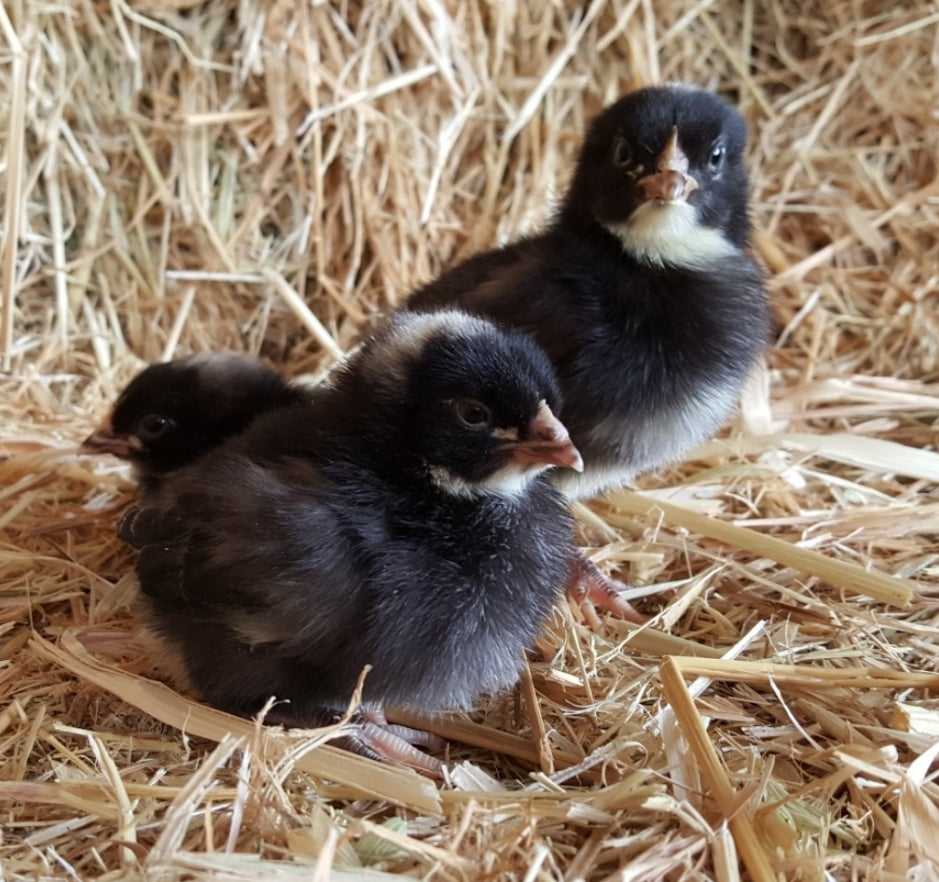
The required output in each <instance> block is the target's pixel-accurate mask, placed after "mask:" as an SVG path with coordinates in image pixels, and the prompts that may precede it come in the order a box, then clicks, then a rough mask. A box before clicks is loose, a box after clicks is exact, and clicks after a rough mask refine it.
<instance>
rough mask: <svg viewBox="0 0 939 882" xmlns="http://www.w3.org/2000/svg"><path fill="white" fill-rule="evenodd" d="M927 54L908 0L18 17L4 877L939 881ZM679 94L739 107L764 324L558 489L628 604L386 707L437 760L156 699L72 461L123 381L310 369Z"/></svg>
mask: <svg viewBox="0 0 939 882" xmlns="http://www.w3.org/2000/svg"><path fill="white" fill-rule="evenodd" d="M937 45H939V15H937V12H936V8H935V3H934V2H933V0H910V2H907V3H904V4H895V5H894V6H893V7H889V8H888V7H887V6H885V5H884V4H881V3H874V2H861V0H858V2H842V0H836V2H827V3H822V2H819V0H810V2H801V0H778V2H774V3H755V2H752V0H705V2H685V0H663V2H656V3H652V2H650V0H592V2H590V3H589V4H581V3H575V2H573V0H558V2H555V3H540V2H534V0H519V2H515V3H486V2H482V0H466V2H457V0H439V2H437V0H434V2H431V0H426V2H425V0H369V2H353V0H327V2H293V3H285V2H280V0H273V2H264V3H262V2H258V0H201V2H196V0H139V2H134V3H129V2H126V0H113V2H109V3H93V2H90V0H77V2H74V3H59V4H55V3H45V4H43V3H34V2H29V0H10V2H5V3H4V4H3V5H2V7H0V95H3V96H5V98H6V100H4V101H0V178H2V181H3V196H2V198H3V213H2V223H3V228H2V235H0V291H2V295H3V302H2V306H0V350H2V352H0V362H2V369H3V373H2V375H0V500H2V503H0V684H2V686H0V689H2V696H3V701H2V702H0V802H2V807H3V836H2V841H0V872H2V876H3V878H4V879H6V880H20V879H36V878H43V879H71V880H75V879H82V880H85V879H101V880H112V879H122V880H137V879H140V880H143V879H160V880H185V879H193V878H199V879H214V880H236V879H240V880H255V882H256V880H262V882H263V880H274V879H278V880H281V879H293V878H297V879H300V878H303V879H309V878H311V877H312V878H315V879H321V880H326V879H336V880H339V879H347V880H351V879H356V880H358V879H361V880H369V879H380V878H387V877H389V876H392V875H394V876H402V875H404V876H409V877H412V878H426V879H434V880H469V879H487V880H490V879H507V880H508V879H515V880H525V882H541V880H548V879H557V880H561V879H563V880H574V879H585V880H591V882H594V880H596V882H607V880H610V882H612V880H630V882H644V880H654V882H664V880H667V882H678V880H720V882H730V880H734V879H738V878H739V879H746V878H750V879H758V880H762V879H768V878H777V879H792V880H812V882H815V880H818V882H821V880H829V879H833V880H878V882H881V880H883V882H893V880H901V879H913V880H930V879H935V878H936V870H935V867H936V865H937V863H939V855H937V853H936V846H935V841H936V837H935V826H936V823H937V818H939V790H937V787H936V784H935V781H934V777H935V763H936V739H937V732H939V707H937V704H936V698H935V696H936V689H937V683H936V677H937V674H939V652H937V640H936V633H937V630H936V629H937V621H939V606H937V603H936V597H937V584H939V555H937V537H939V491H937V483H939V454H937V452H936V437H937V436H936V419H937V417H936V415H937V412H939V309H937V297H939V292H937V280H939V165H937V161H936V157H937V156H939V119H937V117H936V114H935V108H936V107H937V106H939V76H937V70H936V67H937V63H939V55H937V51H936V46H937ZM664 80H687V81H690V82H694V83H698V84H700V85H703V86H707V87H711V88H714V89H717V90H718V91H720V92H721V93H722V94H724V95H726V96H728V97H730V98H731V99H732V100H734V101H735V102H736V103H737V104H738V105H739V106H740V108H741V110H742V112H743V113H744V115H745V116H746V117H747V119H748V121H749V124H750V130H751V143H750V150H749V153H748V162H749V166H750V169H751V178H752V210H753V216H754V220H755V222H756V226H757V235H756V237H755V244H756V250H757V253H758V257H759V258H760V259H761V260H762V261H763V263H764V265H765V267H766V271H767V279H768V284H769V286H770V289H771V292H772V297H773V309H774V317H775V323H774V330H773V339H772V341H771V346H770V347H769V349H768V351H767V359H766V365H765V370H764V371H763V372H762V373H761V374H760V375H759V376H755V377H754V380H753V383H752V384H751V387H750V388H749V389H748V391H747V394H746V395H745V397H744V401H743V403H742V408H741V413H740V418H739V419H737V420H736V421H735V423H734V425H732V426H729V427H728V428H727V429H726V430H725V431H724V432H723V433H722V434H721V437H719V438H718V439H715V440H714V441H712V442H710V443H709V444H706V445H704V446H703V447H702V448H701V449H699V450H698V451H695V452H694V453H693V454H691V455H690V456H688V457H687V458H686V460H685V461H684V462H681V463H676V464H675V465H674V466H673V467H671V468H669V469H667V470H664V471H663V472H661V473H659V474H656V475H649V476H645V477H643V478H642V479H641V480H640V481H638V482H637V485H636V486H635V487H632V488H629V489H628V490H626V491H624V492H622V493H619V494H613V495H611V496H610V498H609V499H606V500H599V501H597V502H595V503H591V505H590V506H589V507H582V508H580V509H579V510H578V518H579V521H580V527H581V539H582V541H583V543H584V544H585V546H586V547H587V549H588V552H589V553H590V554H591V556H592V557H593V558H594V559H595V560H596V561H597V562H598V564H599V565H600V566H602V567H604V568H607V569H610V570H611V571H613V572H614V573H615V574H617V575H618V576H619V577H621V578H622V579H624V580H626V581H628V582H629V583H630V584H632V585H634V586H635V588H634V589H633V591H632V592H631V594H632V596H633V598H634V599H635V601H636V602H637V603H638V604H640V605H642V606H643V607H644V608H645V609H646V610H647V611H648V612H650V613H652V614H653V619H652V621H651V623H650V624H648V625H645V626H643V627H641V628H636V627H634V626H631V625H628V624H626V623H623V622H618V621H613V620H609V619H608V620H605V621H604V622H603V628H602V630H601V631H600V632H594V631H591V630H590V629H589V628H587V627H585V626H584V625H583V624H582V623H581V622H580V620H579V615H578V613H577V611H576V610H571V609H568V608H567V607H564V608H561V609H559V610H558V612H557V614H556V615H555V616H554V617H553V619H552V621H551V622H550V624H549V626H548V628H547V629H546V631H545V633H544V634H543V635H542V636H541V637H540V638H539V640H538V644H537V647H536V650H535V651H534V653H533V654H532V657H531V658H530V660H529V675H526V678H525V680H524V683H523V685H522V687H521V688H520V689H519V690H518V691H517V692H516V693H512V692H510V693H508V694H503V695H496V696H490V697H486V698H484V699H481V700H480V702H479V706H478V707H477V708H475V709H474V711H473V713H472V714H470V715H468V716H461V717H456V718H453V717H440V718H434V719H431V720H425V721H421V720H414V719H412V718H410V717H408V715H407V714H404V713H402V715H401V717H402V719H403V720H405V721H410V722H412V723H415V724H418V723H420V724H426V725H427V726H428V727H429V728H431V729H433V730H434V731H437V732H439V733H440V734H441V735H443V736H444V737H445V738H446V739H447V741H448V743H449V747H448V754H447V756H446V759H447V760H448V761H449V766H450V770H451V771H450V773H449V775H448V777H447V779H446V780H445V781H443V782H442V783H439V784H436V783H434V782H431V781H428V780H424V779H421V778H418V777H417V776H415V775H414V774H412V773H409V772H402V771H400V770H398V769H393V768H388V767H381V766H376V765H375V764H373V763H370V762H368V761H365V760H363V759H361V758H359V757H351V756H347V755H344V754H341V753H340V752H338V751H336V750H334V749H333V748H332V747H331V746H330V745H329V744H328V743H324V739H326V738H327V737H328V735H329V734H330V733H327V732H317V733H304V735H303V736H302V737H300V738H296V737H293V736H290V735H285V734H283V733H279V732H276V731H267V730H265V729H263V728H262V727H259V726H256V725H255V724H254V723H253V722H250V721H240V720H234V719H231V718H229V717H226V716H225V715H223V714H219V713H217V712H215V711H213V710H211V709H209V708H206V707H204V706H202V705H201V704H199V703H198V702H197V701H195V700H194V699H193V697H192V696H190V695H188V694H187V693H186V692H185V691H184V690H181V689H180V688H177V686H176V685H175V680H174V678H173V672H172V671H171V670H168V669H166V667H165V659H164V656H163V654H162V653H161V651H160V648H159V646H158V644H157V643H156V642H155V641H154V639H153V638H152V637H151V636H150V635H148V634H147V632H146V631H145V629H144V628H143V627H142V623H141V622H140V620H139V617H138V615H137V613H136V608H135V605H134V598H135V590H136V587H135V584H134V579H133V575H132V566H133V561H132V556H131V555H130V554H129V552H128V550H127V549H126V548H124V547H123V546H122V545H121V543H119V542H118V540H117V539H116V537H115V535H114V523H115V520H116V518H117V516H118V514H119V512H120V511H121V509H122V508H123V507H124V506H125V505H126V504H127V502H128V501H129V500H130V498H131V497H132V494H133V487H132V485H131V482H130V481H129V480H128V476H127V473H126V471H125V470H123V469H122V468H120V467H118V465H117V464H116V463H114V462H111V461H103V460H102V461H92V460H90V459H88V458H82V457H78V456H76V455H75V445H76V444H77V443H78V442H79V441H80V440H81V439H82V438H83V437H84V435H85V434H86V433H87V432H88V431H89V430H90V429H91V427H92V426H93V425H95V424H96V422H97V421H98V420H99V419H100V418H101V416H102V415H103V414H104V413H105V412H106V410H107V408H108V406H109V403H110V402H111V401H113V399H114V397H115V395H116V394H117V392H118V391H119V389H120V388H121V386H122V385H123V384H124V383H125V382H126V380H127V379H128V378H129V377H130V376H131V375H132V374H133V373H134V372H135V371H136V370H137V369H138V368H139V367H140V365H141V364H142V363H144V362H146V361H153V360H156V359H160V358H169V357H172V356H176V355H182V354H187V353H191V352H199V351H204V350H233V351H239V352H249V353H254V354H257V355H259V356H260V357H262V358H263V359H265V360H266V361H268V362H269V363H271V364H273V365H275V366H276V367H278V368H279V369H281V370H283V371H284V372H285V373H287V374H289V375H291V376H297V377H302V378H303V379H304V380H305V381H313V380H315V379H317V378H318V377H320V376H322V375H323V374H324V373H325V372H327V371H328V370H329V369H330V367H331V366H332V365H333V364H334V363H335V361H336V360H337V359H340V358H342V357H343V353H346V352H348V351H349V350H350V349H351V348H352V347H353V346H355V344H356V342H357V340H358V338H359V336H360V334H361V331H362V330H363V329H364V328H366V327H367V326H368V324H369V322H370V321H371V319H372V317H373V316H375V315H376V314H378V313H381V312H384V311H387V310H388V309H390V308H392V307H393V306H394V305H395V304H396V303H399V302H400V301H401V300H402V299H403V298H404V297H405V296H406V294H407V292H408V291H409V290H410V289H411V288H413V287H414V286H415V285H417V284H419V283H420V282H422V281H424V280H426V279H428V278H430V277H432V276H433V275H434V274H435V273H437V272H439V271H440V270H441V269H442V268H443V267H445V266H447V265H449V264H451V263H452V262H453V261H454V260H457V259H459V258H461V257H463V256H466V255H469V254H471V253H473V252H474V251H477V250H479V249H481V248H487V247H490V246H491V245H493V244H495V243H499V242H503V241H506V240H508V239H511V238H514V237H517V236H520V235H523V234H525V233H526V232H528V231H531V230H533V229H536V228H537V227H538V226H539V225H540V224H542V223H543V222H544V221H545V219H546V218H547V217H548V216H549V215H550V212H551V211H552V209H553V206H554V205H555V204H556V201H557V199H558V197H559V196H560V195H561V194H562V193H563V191H564V188H565V186H566V183H567V180H568V178H569V175H570V172H571V167H572V161H573V158H574V156H575V154H576V150H577V148H578V145H579V143H580V139H581V137H582V134H583V132H584V129H585V126H586V124H587V122H588V120H589V119H590V118H591V117H592V116H593V114H594V113H595V112H596V111H597V110H598V109H599V108H601V107H602V106H603V105H604V104H606V103H608V102H610V101H612V100H613V99H614V98H615V97H617V96H618V95H620V94H622V93H623V92H625V91H627V90H628V89H630V88H633V87H635V86H637V85H641V84H645V83H651V82H660V81H664ZM679 656H680V657H679ZM663 657H669V658H668V659H667V660H666V661H664V662H663ZM690 678H695V679H693V680H691V679H690ZM686 680H687V681H688V682H687V683H686Z"/></svg>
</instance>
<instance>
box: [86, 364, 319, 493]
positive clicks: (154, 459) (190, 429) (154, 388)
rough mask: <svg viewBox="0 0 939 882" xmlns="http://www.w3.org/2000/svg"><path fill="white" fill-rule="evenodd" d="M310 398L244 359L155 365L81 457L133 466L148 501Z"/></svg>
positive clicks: (129, 390)
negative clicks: (180, 473) (270, 417)
mask: <svg viewBox="0 0 939 882" xmlns="http://www.w3.org/2000/svg"><path fill="white" fill-rule="evenodd" d="M305 395H306V393H305V392H304V391H303V390H301V389H300V388H298V387H296V386H292V385H291V384H290V383H288V382H287V380H285V379H284V378H283V377H282V376H281V375H280V374H278V373H277V372H276V371H274V370H271V368H269V367H266V366H265V365H263V364H262V363H261V362H259V361H258V360H257V359H255V358H251V357H250V356H246V355H231V354H225V353H205V354H200V355H192V356H189V357H188V358H178V359H176V360H174V361H168V362H161V363H159V364H152V365H150V366H149V367H147V368H145V369H144V370H142V371H141V372H140V373H139V374H137V376H136V377H134V379H133V380H131V381H130V383H128V384H127V386H126V387H125V388H124V390H123V391H122V392H121V394H120V395H119V396H118V399H117V401H116V402H115V404H114V407H113V408H112V409H111V413H110V415H109V416H108V418H107V420H105V422H104V423H103V424H102V425H101V426H99V427H98V428H97V429H96V430H95V431H94V432H92V433H91V434H90V435H89V436H88V437H87V438H86V439H85V440H84V442H82V445H81V447H80V448H79V451H80V452H81V453H111V454H113V455H114V456H118V457H120V458H121V459H126V460H129V461H130V463H131V464H132V466H133V469H134V475H135V477H136V479H137V481H138V483H139V484H140V487H141V490H142V492H143V493H147V492H149V491H150V490H152V489H153V488H154V487H156V486H157V485H158V484H159V482H160V481H161V480H162V478H163V477H164V476H165V475H167V474H169V473H170V472H172V471H174V470H175V469H178V468H182V467H183V466H185V465H189V463H191V462H194V461H195V460H197V459H199V458H200V457H201V456H203V455H204V454H206V453H208V451H209V450H211V449H212V448H214V447H217V446H218V445H219V444H221V443H222V442H224V441H226V440H227V439H229V438H231V437H233V436H234V435H237V434H238V433H239V432H242V431H244V430H245V429H246V428H247V427H248V426H249V425H250V424H251V423H252V422H253V421H254V420H255V419H257V417H258V416H260V415H261V414H262V413H266V412H267V411H269V410H274V409H276V408H278V407H283V406H285V405H288V404H294V403H296V402H298V401H301V400H303V399H304V397H305Z"/></svg>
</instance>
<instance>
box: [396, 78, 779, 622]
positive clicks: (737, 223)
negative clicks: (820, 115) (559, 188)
mask: <svg viewBox="0 0 939 882" xmlns="http://www.w3.org/2000/svg"><path fill="white" fill-rule="evenodd" d="M745 141H746V127H745V124H744V121H743V119H742V118H741V116H740V114H739V113H738V112H737V111H736V110H735V109H734V108H733V107H731V106H730V105H729V104H728V103H726V102H725V101H723V100H722V99H721V98H719V97H717V96H716V95H714V94H712V93H710V92H706V91H703V90H701V89H698V88H693V87H690V86H686V85H666V86H655V87H650V88H646V89H640V90H639V91H636V92H633V93H631V94H629V95H626V96H625V97H624V98H622V99H620V100H619V101H617V102H616V103H615V104H613V105H612V106H610V107H608V108H607V109H606V110H605V111H604V112H603V113H602V114H600V116H599V117H598V118H597V119H596V120H595V121H594V123H593V125H592V126H591V128H590V131H589V133H588V135H587V139H586V141H585V143H584V145H583V148H582V150H581V153H580V158H579V160H578V163H577V169H576V172H575V174H574V178H573V180H572V182H571V185H570V189H569V191H568V193H567V196H566V198H565V200H564V203H563V205H562V207H561V209H560V212H559V213H558V215H557V217H556V218H555V220H554V222H553V223H552V224H551V226H550V227H549V228H548V229H547V230H546V231H545V232H544V233H542V234H541V235H538V236H534V237H531V238H527V239H523V240H521V241H519V242H517V243H515V244H514V245H509V246H508V247H505V248H501V249H497V250H495V251H490V252H488V253H485V254H482V255H479V256H477V257H474V258H471V259H469V260H467V261H465V262H464V263H462V264H460V265H458V266H457V267H455V268H454V269H451V270H450V271H449V272H446V273H444V274H443V275H442V276H441V277H440V278H439V279H437V280H436V281H434V282H432V283H430V284H429V285H427V286H426V287H424V288H423V289H421V290H419V291H418V292H417V293H416V294H415V295H414V296H413V297H412V298H411V299H410V301H409V302H408V308H410V309H412V310H415V311H426V310H432V309H435V308H440V307H454V306H457V307H459V308H461V309H465V310H467V311H469V312H471V313H476V314H479V315H483V316H486V317H489V318H492V319H495V320H496V321H498V322H500V323H502V324H504V325H506V326H510V327H517V328H523V329H525V330H527V331H530V332H531V333H532V334H533V335H534V336H535V338H536V339H537V341H538V342H539V343H540V344H541V346H542V347H543V348H544V349H545V351H546V352H547V353H548V356H549V357H550V359H551V361H552V362H553V364H554V367H555V369H556V371H557V374H558V379H559V381H560V384H561V390H562V394H563V398H564V410H563V413H562V418H563V419H564V423H565V425H566V426H567V427H568V429H569V431H570V433H571V438H572V439H573V441H574V443H575V444H576V445H577V447H578V449H579V450H580V451H581V453H582V454H583V457H584V471H583V473H581V474H575V473H573V472H570V471H563V472H561V471H559V472H556V473H555V474H554V476H553V479H554V481H555V482H556V483H557V485H558V487H560V489H561V490H562V491H563V492H564V493H565V494H566V495H568V496H570V497H572V498H575V499H582V498H589V497H592V496H595V495H597V494H598V493H600V492H602V491H605V490H608V489H611V488H615V487H619V486H622V485H624V484H626V483H627V482H628V481H630V480H631V479H632V478H633V477H634V476H635V475H637V474H639V473H642V472H645V471H648V470H650V469H654V468H656V467H658V466H661V465H663V464H665V463H667V462H669V461H672V460H675V459H677V458H679V457H680V456H681V455H682V454H684V453H685V452H686V451H687V450H688V449H689V448H691V447H692V446H693V445H695V444H697V443H700V442H701V441H703V440H705V439H707V438H708V437H710V436H711V435H712V434H713V433H714V432H715V431H716V430H717V429H718V428H720V426H721V425H722V424H723V423H724V422H725V421H726V420H727V419H728V417H729V416H730V414H731V413H732V412H733V410H734V408H735V406H736V404H737V401H738V398H739V395H740V392H741V389H742V387H743V385H744V383H745V381H746V378H747V375H748V373H749V372H750V370H751V368H752V367H753V366H754V363H755V362H756V361H757V359H758V358H759V355H760V353H761V351H762V349H763V347H764V345H765V342H766V338H767V333H768V320H769V317H768V302H767V295H766V291H765V288H764V285H763V280H762V275H761V273H760V270H759V269H758V267H757V265H756V264H755V263H754V261H753V260H752V259H751V258H750V257H749V256H748V254H747V248H748V238H749V232H750V224H749V220H748V214H747V176H746V170H745V168H744V163H743V153H744V147H745ZM580 564H581V566H582V568H589V565H588V564H587V562H586V561H585V559H581V560H580ZM593 576H595V577H598V576H600V574H599V573H598V571H595V570H594V571H593ZM612 605H614V606H615V603H614V604H612Z"/></svg>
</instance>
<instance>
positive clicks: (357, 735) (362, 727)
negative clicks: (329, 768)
mask: <svg viewBox="0 0 939 882" xmlns="http://www.w3.org/2000/svg"><path fill="white" fill-rule="evenodd" d="M336 743H337V744H338V745H339V746H340V747H344V748H345V749H346V750H351V751H352V752H353V753H358V754H360V755H361V756H367V757H368V758H369V759H373V760H377V761H378V762H387V763H392V764H393V765H401V766H406V767H407V768H409V769H413V770H414V771H415V772H420V773H421V774H422V775H427V776H428V777H430V778H442V777H443V770H444V764H443V763H442V762H441V761H440V760H438V759H437V758H436V757H433V756H430V755H429V754H427V753H424V751H423V750H418V747H423V748H427V749H430V750H440V749H441V748H443V747H444V746H445V745H446V742H445V741H444V740H443V739H442V738H439V737H438V736H436V735H434V734H432V733H431V732H423V731H421V730H420V729H411V728H409V727H408V726H398V725H392V724H391V723H389V722H388V721H387V720H386V719H385V715H384V714H383V713H382V712H381V711H378V710H375V709H374V708H369V709H368V710H366V711H363V712H362V714H361V718H360V721H359V722H357V723H355V724H354V725H353V728H352V731H351V732H350V733H349V734H348V735H346V736H344V737H343V738H341V739H337V741H336Z"/></svg>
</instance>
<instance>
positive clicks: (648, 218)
mask: <svg viewBox="0 0 939 882" xmlns="http://www.w3.org/2000/svg"><path fill="white" fill-rule="evenodd" d="M608 229H609V230H610V232H611V233H613V234H614V235H615V236H616V237H617V238H618V239H619V240H620V242H622V243H623V248H625V249H626V251H628V252H629V253H630V254H632V255H633V256H634V257H635V258H636V259H637V260H641V261H644V262H645V263H649V264H652V265H653V266H662V265H664V264H670V265H672V266H680V267H688V268H689V269H696V268H700V267H703V266H707V265H708V264H711V263H714V262H715V261H718V260H721V259H722V258H725V257H729V256H730V255H732V254H739V251H738V249H737V248H736V246H735V245H734V244H733V243H732V242H729V241H728V240H727V239H726V238H725V237H724V234H723V233H721V232H719V231H718V230H714V229H711V228H710V227H703V226H701V225H700V223H698V210H697V209H696V208H695V207H694V206H693V205H689V204H688V203H687V202H664V203H658V202H646V203H644V204H643V205H640V206H639V208H637V209H636V210H635V211H634V212H633V214H632V216H631V217H630V218H629V220H628V221H626V222H625V223H621V224H612V225H610V226H609V227H608Z"/></svg>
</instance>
